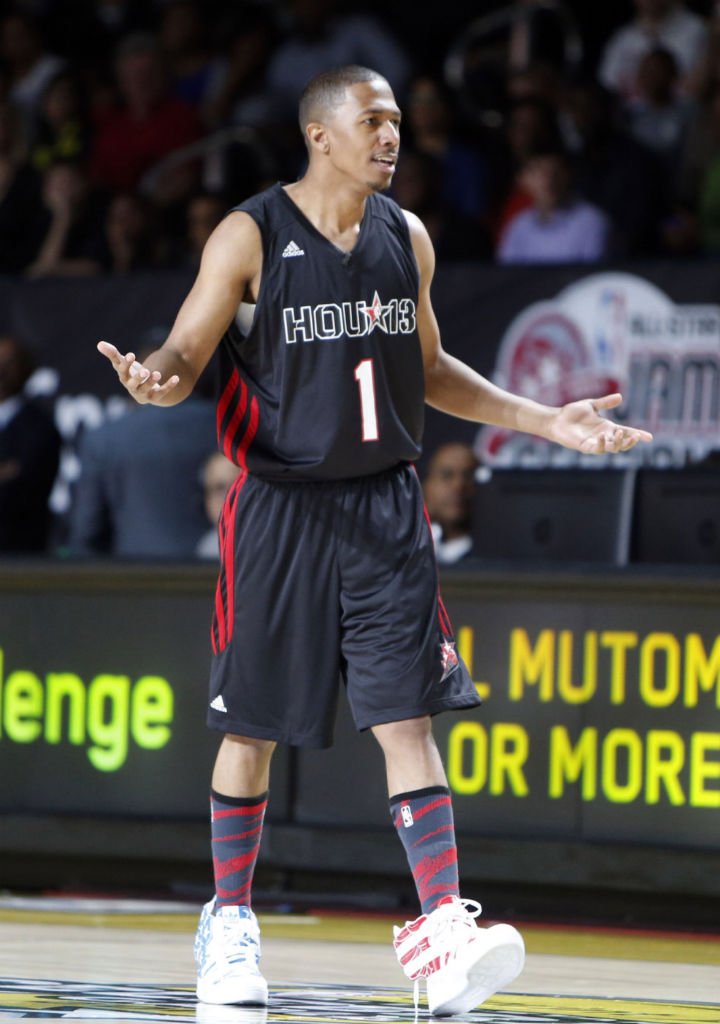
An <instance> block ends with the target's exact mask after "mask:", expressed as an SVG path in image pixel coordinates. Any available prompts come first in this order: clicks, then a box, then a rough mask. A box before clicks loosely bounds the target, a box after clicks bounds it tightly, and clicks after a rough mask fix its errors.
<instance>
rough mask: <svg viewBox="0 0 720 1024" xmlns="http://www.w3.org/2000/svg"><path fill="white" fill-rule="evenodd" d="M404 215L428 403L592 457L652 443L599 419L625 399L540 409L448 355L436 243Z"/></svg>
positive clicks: (648, 437)
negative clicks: (433, 291) (435, 285)
mask: <svg viewBox="0 0 720 1024" xmlns="http://www.w3.org/2000/svg"><path fill="white" fill-rule="evenodd" d="M405 216H406V217H407V220H408V226H409V228H410V237H411V239H412V244H413V250H414V252H415V258H416V260H417V263H418V267H419V269H420V292H419V297H418V333H419V335H420V344H421V346H422V356H423V366H424V369H425V400H426V402H427V403H428V405H431V406H433V407H434V408H435V409H439V410H441V411H442V412H446V413H449V414H450V415H452V416H458V417H459V418H460V419H465V420H473V421H474V422H476V423H490V424H492V425H493V426H497V427H505V428H507V429H510V430H520V431H523V432H524V433H527V434H535V435H536V436H538V437H544V438H547V439H548V440H550V441H556V442H557V443H558V444H562V445H565V447H568V448H575V449H577V450H579V451H583V452H586V453H588V454H595V453H599V452H604V451H626V450H627V449H628V448H632V447H633V446H634V445H635V444H637V443H638V441H651V440H652V434H649V433H648V432H647V431H645V430H636V429H635V428H633V427H620V426H618V425H616V424H614V423H613V422H612V421H611V420H607V419H605V418H604V417H602V416H600V415H599V413H600V411H601V410H604V409H611V408H613V407H614V406H616V405H619V404H620V402H621V401H622V396H621V395H605V396H603V397H602V398H592V399H584V400H582V401H580V402H571V403H569V404H568V405H565V406H562V407H560V408H556V407H553V406H548V405H541V404H540V403H538V402H534V401H532V400H531V399H529V398H523V397H521V396H520V395H514V394H511V393H510V392H509V391H504V390H503V389H502V388H499V387H497V386H496V385H495V384H493V383H492V382H491V381H489V380H487V379H486V378H485V377H482V376H481V375H480V374H479V373H476V372H475V370H473V369H472V368H471V367H469V366H467V364H466V363H463V362H461V361H460V360H459V359H456V358H455V357H454V356H451V355H450V354H449V353H447V352H446V351H445V350H444V349H443V347H442V344H441V341H440V331H439V329H438V324H437V320H436V319H435V313H434V312H433V308H432V303H431V301H430V283H431V281H432V277H433V273H434V270H435V254H434V251H433V247H432V243H431V241H430V238H429V237H428V234H427V231H426V230H425V228H424V226H423V224H422V223H421V221H420V220H419V219H418V218H417V217H416V216H415V215H414V214H412V213H408V212H407V211H406V213H405Z"/></svg>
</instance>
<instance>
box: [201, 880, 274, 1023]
mask: <svg viewBox="0 0 720 1024" xmlns="http://www.w3.org/2000/svg"><path fill="white" fill-rule="evenodd" d="M193 952H194V954H195V959H196V960H197V965H198V978H197V990H196V991H197V997H198V999H199V1000H200V1001H201V1002H203V1003H221V1004H224V1005H226V1004H235V1005H239V1006H267V1001H268V987H267V982H266V981H265V979H264V978H263V976H262V974H261V973H260V969H259V967H258V961H259V959H260V927H259V925H258V922H257V918H256V917H255V915H254V914H253V912H252V910H251V909H250V907H236V906H233V907H222V908H220V909H219V910H218V911H217V913H215V898H213V899H212V900H210V902H209V903H206V904H205V906H204V907H203V909H202V914H201V915H200V922H199V924H198V930H197V935H196V936H195V948H194V950H193Z"/></svg>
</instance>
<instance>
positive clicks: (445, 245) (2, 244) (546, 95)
mask: <svg viewBox="0 0 720 1024" xmlns="http://www.w3.org/2000/svg"><path fill="white" fill-rule="evenodd" d="M633 3H634V11H633V13H634V17H633V19H632V21H629V22H628V23H627V24H624V25H623V24H621V25H619V26H617V28H616V30H615V31H614V32H612V33H611V32H610V26H611V25H613V23H615V24H616V23H617V20H618V19H617V18H616V17H613V14H612V13H606V14H604V15H603V16H600V15H599V14H598V12H595V11H590V10H581V9H580V7H579V6H573V7H572V8H571V13H570V14H569V15H568V14H567V12H566V13H565V14H560V15H559V14H558V12H557V11H552V10H550V9H549V8H548V9H546V8H545V7H544V6H543V5H542V4H538V3H536V2H535V0H516V2H515V3H514V4H512V3H508V9H514V10H515V13H516V14H517V17H516V18H514V19H513V18H510V19H509V20H508V21H507V22H506V23H504V24H505V27H504V29H503V32H502V33H501V35H502V46H501V51H502V52H501V53H499V57H498V55H497V54H495V57H498V59H497V60H495V64H493V67H495V70H496V71H498V73H499V78H498V80H497V82H496V83H495V85H497V89H495V86H493V90H491V93H492V102H491V103H490V108H491V109H490V108H489V107H488V106H487V104H488V102H490V101H489V99H488V96H489V94H488V90H487V88H486V87H483V84H482V81H480V82H479V83H478V82H477V81H475V79H477V77H478V75H479V77H480V79H482V67H474V65H473V61H475V60H479V59H481V58H483V54H484V55H485V56H488V54H487V53H485V51H484V50H483V45H484V44H482V42H480V43H478V46H479V50H477V52H476V50H475V49H473V51H472V53H470V54H469V55H466V57H467V59H468V60H469V61H470V64H469V65H468V67H466V73H467V74H466V78H467V79H468V81H467V82H466V83H465V84H466V86H467V88H464V89H461V90H459V91H456V90H453V89H450V88H449V87H447V86H446V85H445V83H444V74H443V70H442V68H443V63H442V62H443V58H444V56H445V55H446V54H447V52H448V49H449V47H450V44H451V42H452V33H454V32H455V31H456V29H452V31H451V29H450V28H449V27H448V28H447V30H445V29H444V28H443V27H442V26H441V27H439V28H438V33H437V39H433V45H432V47H430V46H420V47H419V48H418V47H417V46H414V45H413V46H411V45H410V44H408V45H407V46H406V45H405V44H404V43H403V38H405V37H404V36H403V35H401V30H402V29H403V27H404V26H403V25H402V23H401V22H402V15H401V14H400V13H399V12H398V11H397V10H395V9H392V8H389V9H387V11H383V12H380V11H379V9H377V13H373V14H369V13H366V12H365V11H364V10H363V9H361V8H359V7H357V6H356V5H355V6H353V7H350V6H349V5H346V4H345V3H343V2H342V0H277V2H275V3H272V4H268V3H265V2H263V0H241V2H239V3H233V4H231V3H229V2H227V0H213V2H212V3H204V2H202V0H68V3H67V4H62V5H59V4H52V3H31V4H27V3H24V2H22V0H21V2H19V3H17V4H15V5H12V6H11V7H10V8H9V10H7V11H6V12H5V13H4V15H3V16H2V17H1V19H0V273H22V272H24V271H25V270H26V269H27V271H28V273H29V274H31V275H37V274H47V273H67V272H70V273H78V272H79V273H85V272H94V271H95V270H96V269H97V267H98V266H99V268H100V269H101V270H106V271H110V272H113V271H118V272H124V271H126V270H128V269H135V268H140V267H154V266H159V265H161V266H162V265H164V266H193V265H197V259H198V254H199V252H200V251H201V246H202V241H201V238H202V236H203V234H204V233H205V230H206V229H205V227H203V222H204V223H205V224H206V225H210V224H211V223H213V222H214V223H217V221H216V219H215V218H216V217H218V216H219V215H220V214H219V206H220V205H221V204H220V202H219V201H218V200H216V199H214V198H210V196H209V195H208V196H206V197H205V198H200V194H201V193H202V194H205V193H210V192H213V193H222V194H223V196H226V197H227V202H226V206H227V207H231V206H233V205H234V204H235V203H237V202H240V201H242V200H243V199H244V198H246V197H247V196H248V195H250V194H252V193H254V192H256V191H259V190H260V189H261V188H264V187H265V186H266V185H267V184H269V183H271V182H272V181H275V180H278V179H279V180H283V181H292V180H294V179H295V178H296V176H297V175H298V174H300V173H302V170H303V167H304V164H305V160H306V153H305V150H304V147H303V145H302V141H301V138H300V135H299V133H298V132H297V129H296V124H295V122H296V105H297V95H298V93H299V92H300V91H301V90H302V88H303V87H304V85H305V83H306V81H307V80H308V79H309V78H310V77H311V76H312V75H313V74H314V73H315V72H317V71H318V70H320V69H322V68H326V67H328V66H331V65H337V64H341V63H360V64H367V65H369V66H371V67H374V68H377V69H378V70H379V71H380V72H381V73H383V74H385V75H386V77H387V78H388V80H389V81H390V83H391V85H392V86H393V87H394V89H395V91H396V95H397V98H398V100H399V102H400V103H401V105H402V107H403V109H404V112H405V121H404V126H403V157H402V160H401V162H400V165H399V168H398V173H397V176H396V182H397V183H398V185H397V188H396V194H398V195H399V196H405V197H406V201H407V202H406V204H407V205H408V206H410V207H411V208H412V209H414V210H415V211H416V212H418V213H419V215H420V216H422V217H424V218H426V219H427V221H428V226H429V230H430V232H431V234H432V236H433V238H434V240H435V241H436V244H437V246H438V250H439V251H438V256H439V258H440V259H482V258H487V257H488V255H489V250H488V245H487V239H486V238H485V236H486V235H492V237H493V240H494V242H496V243H497V240H498V238H499V237H501V236H503V235H505V233H506V229H507V228H508V226H509V224H510V222H511V221H512V220H513V219H514V218H515V217H516V215H517V214H519V213H520V212H521V211H523V210H525V211H527V210H529V208H530V206H531V204H532V197H531V196H530V194H529V193H528V192H527V191H526V190H525V188H524V186H523V174H522V173H520V169H521V168H522V167H524V166H525V164H526V162H527V160H528V158H529V156H530V155H531V154H535V153H537V152H538V151H546V150H549V149H555V148H557V147H558V146H559V145H560V144H561V142H562V144H563V145H564V146H565V147H566V148H567V149H568V150H569V152H570V153H571V154H572V157H573V165H574V167H575V170H576V187H577V192H578V196H579V197H580V198H581V199H582V200H585V201H587V202H589V203H591V204H594V205H595V206H597V207H599V208H600V209H601V210H602V211H603V212H604V214H605V216H606V217H607V218H609V219H610V221H611V222H612V223H613V224H614V225H615V227H616V228H617V233H616V235H614V248H613V252H614V253H615V254H617V255H618V256H622V257H629V258H637V257H640V258H644V257H655V256H662V255H673V254H682V255H685V254H688V253H692V252H694V251H696V250H697V249H699V248H700V241H699V240H700V235H701V227H702V230H703V231H704V232H705V238H706V249H707V251H708V252H710V251H715V243H714V242H712V243H709V241H708V240H709V238H710V235H711V234H712V233H713V231H714V229H713V228H712V226H711V225H712V223H713V221H714V213H713V210H714V206H715V200H714V198H713V197H714V190H715V184H714V179H715V175H716V169H715V166H714V159H715V155H716V152H715V127H714V120H715V118H714V104H715V99H714V97H715V95H716V90H717V87H718V86H720V71H719V70H718V69H719V68H720V61H719V60H718V58H719V57H720V15H717V14H716V15H714V16H711V17H709V18H708V19H705V18H703V17H700V16H699V15H698V14H696V13H692V12H691V11H690V10H688V7H687V6H686V5H685V4H684V3H680V2H676V0H633ZM709 6H710V5H709V4H708V5H707V8H709ZM693 7H694V8H695V10H700V5H699V4H693ZM707 8H703V10H705V11H706V10H707ZM568 19H569V20H568ZM575 22H579V24H580V27H581V29H582V30H583V31H584V32H585V35H586V36H587V33H588V31H589V27H594V28H595V29H597V27H598V26H600V30H601V31H600V36H599V37H598V38H593V39H592V41H591V44H592V45H589V41H588V39H587V38H586V39H585V43H586V54H585V58H586V59H585V61H584V62H583V63H582V70H583V72H584V73H585V75H586V78H585V79H583V80H580V79H579V78H578V77H577V73H578V71H579V70H580V68H581V63H580V54H579V51H578V52H576V50H577V48H575V49H574V50H572V53H571V52H570V51H569V50H568V49H567V45H566V44H567V41H568V35H569V36H570V37H572V38H573V39H574V38H576V37H577V31H576V28H577V27H576V26H575ZM423 31H425V30H423ZM416 35H417V32H416ZM407 38H409V39H411V40H412V38H413V37H412V34H410V35H409V36H408V37H407ZM493 40H495V37H492V38H490V39H489V40H488V42H487V45H488V46H489V47H490V54H489V56H488V59H490V60H491V62H492V60H494V59H495V58H494V57H493V47H495V46H496V45H497V40H495V41H493ZM601 51H602V52H601ZM413 54H415V55H416V56H417V60H418V65H417V66H415V67H413V61H412V55H413ZM588 54H590V56H591V61H590V62H588V59H587V58H588ZM596 64H597V67H595V65H596ZM483 66H484V65H483ZM593 76H594V77H593ZM470 80H472V81H470ZM473 82H474V85H473ZM600 82H603V83H604V84H605V86H606V87H607V88H603V87H602V86H601V85H600V84H599V83H600ZM486 85H487V83H486ZM475 86H477V88H475ZM483 105H484V106H483ZM486 115H487V116H486ZM233 133H234V134H233ZM203 135H206V136H210V135H212V141H211V140H210V138H208V139H207V141H205V140H203V141H204V148H202V147H201V148H200V149H197V148H195V147H194V145H193V144H194V143H195V142H197V141H198V140H200V139H201V138H202V137H203ZM68 162H71V163H74V164H76V165H77V168H78V177H80V173H79V172H80V171H81V170H82V169H83V168H84V169H85V170H87V172H88V177H89V181H90V184H91V186H92V188H91V189H90V191H89V193H88V195H85V197H84V198H83V201H82V202H80V201H79V200H78V201H77V204H76V205H75V199H73V200H72V201H71V200H70V198H69V192H72V188H71V187H70V182H69V179H70V178H71V177H72V173H73V172H71V171H70V170H69V169H68V168H69V163H68ZM58 163H59V164H61V165H63V166H64V167H65V169H64V170H59V171H57V173H56V172H55V171H53V170H52V168H53V167H54V165H55V164H58ZM58 181H60V182H63V181H64V187H65V191H66V193H68V200H67V202H66V203H65V208H64V209H60V205H61V203H60V200H59V199H58V192H59V186H58V185H57V183H58ZM76 184H77V185H78V188H77V192H78V193H81V192H85V190H86V186H85V185H84V184H83V186H82V188H80V185H79V181H78V182H76ZM431 189H434V190H435V192H436V195H434V196H433V195H431V193H430V190H431ZM100 192H103V193H104V201H105V203H106V204H107V209H108V211H109V212H108V218H107V226H106V227H103V229H102V230H101V231H100V235H101V236H102V237H101V238H100V240H99V241H97V244H96V246H95V251H94V253H90V252H89V249H91V248H92V246H90V245H88V246H87V247H86V245H85V243H84V241H81V239H82V238H83V236H84V235H85V234H86V229H89V233H90V234H91V235H92V233H93V231H92V229H91V225H90V222H91V221H92V219H93V217H96V216H97V208H96V206H95V202H96V199H98V198H99V193H100ZM50 194H52V195H53V196H55V198H54V199H52V200H51V199H50ZM41 195H42V198H41ZM403 201H405V200H403ZM88 204H89V205H88ZM90 206H92V209H93V214H92V216H90V213H89V210H90ZM71 207H72V213H71V212H70V208H71ZM223 212H224V211H223ZM459 218H465V222H466V223H465V230H464V231H463V230H461V225H460V220H459ZM701 222H702V224H701ZM38 224H41V225H43V228H42V230H41V234H42V235H43V238H42V240H41V241H38V237H37V232H38ZM151 236H152V237H151ZM46 242H47V246H46V245H45V243H46ZM40 250H42V251H40ZM86 250H88V251H86ZM86 259H87V260H88V261H89V262H87V263H84V262H83V261H84V260H86ZM31 265H32V266H31ZM51 267H54V269H50V268H51Z"/></svg>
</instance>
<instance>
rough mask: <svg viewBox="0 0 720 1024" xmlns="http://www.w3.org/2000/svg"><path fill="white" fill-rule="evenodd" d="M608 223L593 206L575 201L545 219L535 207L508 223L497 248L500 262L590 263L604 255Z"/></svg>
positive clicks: (517, 215) (523, 211)
mask: <svg viewBox="0 0 720 1024" xmlns="http://www.w3.org/2000/svg"><path fill="white" fill-rule="evenodd" d="M608 235H609V223H608V219H607V217H606V216H605V214H604V213H603V212H602V211H601V210H599V209H598V208H597V206H593V205H592V203H586V202H583V201H580V200H578V201H575V202H572V203H570V205H569V206H565V207H562V208H559V209H557V210H553V212H552V213H550V214H549V215H547V216H544V217H543V216H541V214H540V213H539V212H538V211H537V210H535V209H534V208H530V209H528V210H521V211H520V213H518V214H516V215H515V216H514V217H513V219H512V220H511V221H510V223H509V224H508V226H507V227H506V228H505V231H504V232H503V234H502V237H501V239H500V244H499V246H498V249H497V254H496V255H497V260H498V262H499V263H591V262H593V261H594V260H601V259H602V258H603V257H604V256H605V255H606V253H607V244H608Z"/></svg>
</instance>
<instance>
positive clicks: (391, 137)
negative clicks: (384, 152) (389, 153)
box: [380, 121, 400, 146]
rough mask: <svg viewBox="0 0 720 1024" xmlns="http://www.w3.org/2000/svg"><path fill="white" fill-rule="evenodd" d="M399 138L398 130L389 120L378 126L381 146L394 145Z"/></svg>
mask: <svg viewBox="0 0 720 1024" xmlns="http://www.w3.org/2000/svg"><path fill="white" fill-rule="evenodd" d="M399 138H400V132H399V131H398V129H397V128H396V127H395V125H394V124H392V123H391V122H390V121H386V122H385V123H384V124H383V125H381V126H380V141H381V143H382V144H383V146H396V145H397V142H398V139H399Z"/></svg>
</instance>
